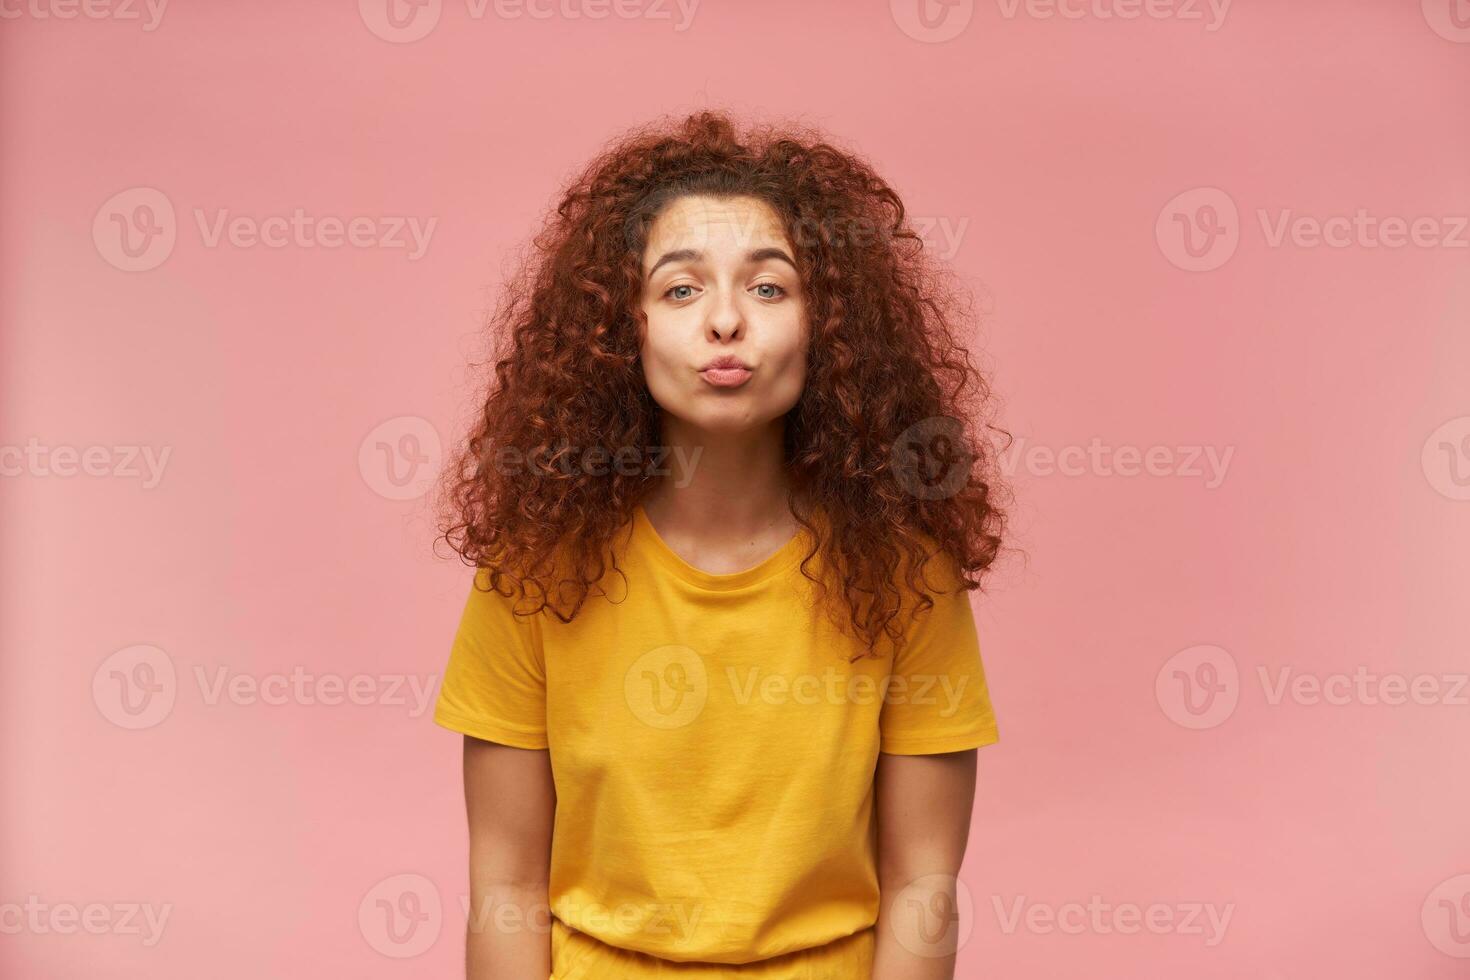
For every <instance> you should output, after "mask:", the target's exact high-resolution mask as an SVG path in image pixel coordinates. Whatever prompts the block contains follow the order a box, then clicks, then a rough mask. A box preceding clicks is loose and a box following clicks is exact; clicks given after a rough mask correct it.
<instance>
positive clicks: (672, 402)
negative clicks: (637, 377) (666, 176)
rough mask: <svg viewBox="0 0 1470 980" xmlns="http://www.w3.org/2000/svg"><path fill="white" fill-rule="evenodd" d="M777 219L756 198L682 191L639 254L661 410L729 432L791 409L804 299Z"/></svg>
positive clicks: (645, 350)
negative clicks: (686, 193)
mask: <svg viewBox="0 0 1470 980" xmlns="http://www.w3.org/2000/svg"><path fill="white" fill-rule="evenodd" d="M795 256H796V250H795V249H793V248H792V247H791V243H790V241H788V239H787V237H786V234H785V232H784V231H783V230H782V227H781V221H780V218H779V217H778V216H777V215H776V213H775V211H774V210H772V209H771V207H770V206H769V205H767V204H766V203H765V202H764V201H761V200H759V199H758V198H751V197H736V198H727V199H720V198H712V197H696V196H690V197H681V198H678V199H676V200H675V201H673V202H671V203H670V204H669V205H668V206H667V207H665V208H664V210H663V212H662V213H661V214H659V216H658V217H657V218H656V219H655V220H654V222H653V226H652V228H651V229H650V230H649V239H648V245H647V247H646V248H645V249H644V252H643V296H642V300H641V302H642V306H643V311H644V313H646V314H647V315H648V326H647V329H646V331H645V333H644V335H643V337H642V354H643V376H644V378H645V380H646V381H647V384H648V390H649V393H650V394H652V395H653V399H654V401H655V402H657V403H658V405H659V407H660V408H662V409H663V410H664V412H665V413H666V414H667V415H669V416H672V417H673V418H675V419H678V420H679V421H681V422H684V423H686V424H688V425H690V426H692V427H694V428H696V429H698V430H702V431H705V432H719V433H725V434H732V433H737V432H742V431H747V430H751V429H754V428H757V427H760V426H764V425H766V424H768V423H770V422H772V421H773V420H775V419H778V418H780V417H781V416H783V415H785V414H786V412H788V411H789V410H790V409H791V407H792V406H793V405H795V404H796V401H797V398H798V397H800V395H801V389H802V385H803V384H804V382H805V380H806V339H807V338H806V315H805V314H806V304H805V301H804V299H803V297H802V295H801V281H800V278H799V276H798V275H797V271H796V265H795V261H796V259H795Z"/></svg>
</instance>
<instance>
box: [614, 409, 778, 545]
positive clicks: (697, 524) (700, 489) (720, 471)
mask: <svg viewBox="0 0 1470 980" xmlns="http://www.w3.org/2000/svg"><path fill="white" fill-rule="evenodd" d="M662 438H663V446H664V447H666V448H667V449H668V450H669V453H668V455H667V456H666V457H665V458H674V459H679V460H682V461H683V462H682V466H680V467H679V468H673V467H670V473H669V475H667V476H664V477H663V478H662V479H661V480H660V482H659V483H658V484H657V486H656V487H655V488H654V490H653V491H652V492H651V493H650V494H649V496H648V498H647V499H645V500H644V501H643V510H644V513H646V514H647V515H648V518H649V520H650V521H651V522H652V523H653V524H654V526H655V528H657V530H658V532H659V534H660V536H661V537H663V539H664V540H665V541H667V542H668V543H669V545H670V546H671V547H674V548H675V549H676V550H680V551H681V553H684V552H688V553H690V554H693V555H694V556H695V557H696V558H703V559H704V560H705V562H707V563H713V564H716V565H724V564H733V565H735V566H736V567H740V566H739V563H740V562H742V561H746V560H747V559H748V558H749V557H750V556H751V555H755V556H756V557H760V556H761V555H762V554H764V553H769V552H771V551H774V550H775V549H776V548H779V547H780V546H781V545H782V544H783V543H784V542H786V541H787V540H789V539H790V538H791V536H792V535H793V534H794V533H796V528H797V524H796V520H795V518H793V517H792V516H791V510H790V507H789V505H788V504H787V491H788V488H789V483H788V480H787V475H786V460H785V444H784V429H783V424H782V422H781V421H780V420H777V421H776V422H774V423H772V424H771V425H769V426H766V427H763V428H761V429H759V430H752V431H749V432H742V433H738V434H728V433H710V432H705V431H702V430H697V429H693V428H692V427H689V426H686V425H684V424H683V423H680V422H678V421H677V420H670V419H667V418H666V419H665V423H664V431H663V437H662ZM681 546H682V547H681ZM685 557H686V558H688V557H689V554H685ZM691 564H694V565H696V566H697V567H704V566H703V565H701V564H700V562H699V561H691Z"/></svg>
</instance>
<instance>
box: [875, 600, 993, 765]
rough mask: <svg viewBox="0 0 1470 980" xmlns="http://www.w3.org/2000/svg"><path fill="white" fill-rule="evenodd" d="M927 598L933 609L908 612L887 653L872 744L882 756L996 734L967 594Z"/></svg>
mask: <svg viewBox="0 0 1470 980" xmlns="http://www.w3.org/2000/svg"><path fill="white" fill-rule="evenodd" d="M954 580H955V579H954V578H951V579H949V580H948V581H947V584H948V583H952V582H953V581H954ZM930 597H931V598H932V599H933V600H934V606H933V607H932V608H930V609H927V610H924V611H923V612H920V613H919V614H918V615H917V616H916V617H915V619H914V621H913V622H912V623H911V624H910V626H909V628H908V630H907V631H906V632H905V635H904V639H903V642H902V643H900V645H899V646H898V648H897V649H896V650H895V652H894V661H893V669H892V673H891V675H890V677H889V687H888V689H887V691H886V693H885V696H884V701H883V709H882V714H881V716H880V725H881V728H882V733H881V739H880V745H879V749H880V751H882V752H886V753H888V754H890V755H929V754H933V753H938V752H959V751H962V750H964V749H973V748H978V747H980V746H982V745H989V744H991V743H992V742H996V741H998V740H999V739H1000V731H999V729H998V728H997V727H996V723H995V711H994V709H993V708H992V707H991V703H990V689H989V687H988V685H987V684H986V682H985V667H984V665H983V664H982V663H981V660H980V642H979V638H978V636H977V635H976V630H975V614H974V612H973V611H972V610H971V608H970V594H969V593H968V592H965V591H962V590H957V591H947V592H942V593H935V592H931V593H930Z"/></svg>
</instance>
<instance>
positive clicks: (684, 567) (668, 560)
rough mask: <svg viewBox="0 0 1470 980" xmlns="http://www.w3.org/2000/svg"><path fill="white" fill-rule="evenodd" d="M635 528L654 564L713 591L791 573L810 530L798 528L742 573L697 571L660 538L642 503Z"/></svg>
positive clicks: (637, 508)
mask: <svg viewBox="0 0 1470 980" xmlns="http://www.w3.org/2000/svg"><path fill="white" fill-rule="evenodd" d="M633 526H634V529H635V535H634V537H635V539H639V538H641V540H642V541H643V543H644V545H645V548H646V551H647V553H648V554H649V555H651V556H652V558H653V560H654V561H656V562H658V563H659V564H660V565H661V566H663V567H664V568H665V569H667V570H668V571H669V572H671V573H673V574H674V575H676V576H678V577H679V578H681V579H683V580H684V581H685V582H688V583H689V584H690V585H693V586H696V587H698V588H701V589H705V590H707V591H710V592H728V591H730V590H731V589H742V588H746V587H748V586H751V585H756V584H758V583H760V582H764V581H766V580H767V579H770V578H774V577H775V576H777V575H780V574H782V573H783V572H786V571H788V570H789V569H791V568H793V567H794V566H796V565H797V564H798V563H799V562H800V561H801V558H802V556H803V554H805V551H806V543H807V530H806V528H804V527H798V528H797V529H796V533H795V534H793V535H792V536H791V538H790V539H788V540H787V542H786V543H785V544H783V545H782V546H781V547H779V548H777V549H776V550H775V551H773V552H771V554H769V555H767V556H766V557H765V558H763V559H762V560H761V561H759V562H757V563H756V564H754V565H752V566H750V567H749V568H745V569H741V570H740V571H738V572H724V573H716V572H707V571H705V570H704V569H702V568H696V567H694V566H693V565H691V564H689V563H688V562H687V561H685V560H684V559H683V558H681V557H679V554H678V552H676V551H674V549H673V548H670V547H669V545H668V543H667V542H665V541H664V539H663V538H662V537H660V536H659V533H658V529H657V528H655V527H654V526H653V522H652V521H650V520H649V519H648V514H647V513H645V512H644V510H643V505H642V504H635V505H634V507H633Z"/></svg>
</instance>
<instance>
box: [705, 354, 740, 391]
mask: <svg viewBox="0 0 1470 980" xmlns="http://www.w3.org/2000/svg"><path fill="white" fill-rule="evenodd" d="M750 374H751V368H750V366H749V365H747V364H746V363H745V362H744V361H742V360H741V359H740V358H738V357H736V356H735V355H733V354H724V355H721V356H720V357H717V358H715V359H714V360H712V361H710V362H709V363H707V364H706V365H705V366H704V367H702V368H700V369H699V376H700V377H701V378H702V379H704V382H705V383H706V384H708V385H711V386H713V387H715V388H739V387H740V386H741V385H743V384H745V382H747V381H749V380H750Z"/></svg>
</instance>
